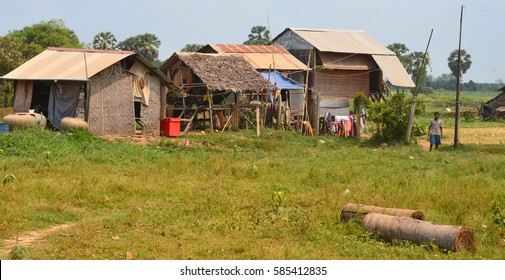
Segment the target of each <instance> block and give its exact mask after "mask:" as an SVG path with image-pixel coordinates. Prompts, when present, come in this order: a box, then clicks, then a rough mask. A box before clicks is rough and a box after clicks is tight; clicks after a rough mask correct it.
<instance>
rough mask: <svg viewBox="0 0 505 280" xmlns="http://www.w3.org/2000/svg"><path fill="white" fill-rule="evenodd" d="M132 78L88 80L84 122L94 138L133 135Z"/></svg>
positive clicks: (124, 76)
mask: <svg viewBox="0 0 505 280" xmlns="http://www.w3.org/2000/svg"><path fill="white" fill-rule="evenodd" d="M132 85H133V81H132V76H131V75H128V74H121V75H115V76H109V77H107V76H100V75H97V76H94V77H93V78H92V79H91V87H90V91H91V96H90V102H89V116H88V123H89V129H90V131H91V133H93V134H95V135H118V136H130V135H135V112H134V109H133V95H132V91H133V89H132Z"/></svg>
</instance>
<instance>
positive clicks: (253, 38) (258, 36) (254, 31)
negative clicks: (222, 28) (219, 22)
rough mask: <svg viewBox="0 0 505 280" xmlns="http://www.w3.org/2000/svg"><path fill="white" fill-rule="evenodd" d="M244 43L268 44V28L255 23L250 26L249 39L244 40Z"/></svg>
mask: <svg viewBox="0 0 505 280" xmlns="http://www.w3.org/2000/svg"><path fill="white" fill-rule="evenodd" d="M244 44H246V45H268V44H270V30H268V29H267V28H266V27H265V26H261V25H256V26H253V27H252V28H251V33H249V39H248V40H247V41H245V42H244Z"/></svg>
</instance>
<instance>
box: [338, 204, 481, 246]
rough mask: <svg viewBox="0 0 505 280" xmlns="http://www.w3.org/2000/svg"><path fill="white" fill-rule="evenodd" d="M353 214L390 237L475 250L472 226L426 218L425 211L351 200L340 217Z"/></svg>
mask: <svg viewBox="0 0 505 280" xmlns="http://www.w3.org/2000/svg"><path fill="white" fill-rule="evenodd" d="M352 218H363V222H362V225H363V227H364V228H365V229H367V230H375V231H377V232H379V233H381V234H382V236H383V237H384V238H385V239H387V240H408V241H411V242H413V243H416V244H423V243H430V242H433V243H435V244H436V245H437V246H438V247H439V248H441V249H447V250H452V251H455V252H458V251H469V252H475V251H476V242H475V234H474V231H473V230H472V229H470V228H465V227H461V226H451V225H437V224H432V223H430V222H426V221H423V219H424V214H423V213H422V212H421V211H418V210H409V209H398V208H384V207H377V206H371V205H360V204H354V203H348V204H346V205H345V206H344V208H343V209H342V213H341V216H340V219H341V221H343V222H347V221H348V220H350V219H352Z"/></svg>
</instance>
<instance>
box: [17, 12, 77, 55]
mask: <svg viewBox="0 0 505 280" xmlns="http://www.w3.org/2000/svg"><path fill="white" fill-rule="evenodd" d="M8 36H12V37H16V38H19V39H21V41H22V42H23V43H25V44H28V45H29V44H31V45H32V48H31V51H32V52H35V53H40V52H42V51H43V50H44V49H45V48H47V47H64V48H80V47H81V43H80V42H79V38H78V37H77V35H76V34H75V32H74V31H73V30H71V29H69V28H68V27H67V26H66V25H65V22H63V20H61V19H52V20H50V21H48V22H45V21H42V22H40V23H36V24H34V25H30V26H25V27H24V28H23V29H20V30H13V31H10V32H9V34H8Z"/></svg>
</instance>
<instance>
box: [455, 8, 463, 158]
mask: <svg viewBox="0 0 505 280" xmlns="http://www.w3.org/2000/svg"><path fill="white" fill-rule="evenodd" d="M463 8H464V7H463V5H461V16H460V18H459V45H458V67H457V71H458V74H457V75H456V113H455V115H456V116H455V118H456V120H455V122H454V148H457V147H458V145H459V119H460V116H461V100H460V79H461V33H462V32H463Z"/></svg>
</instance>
